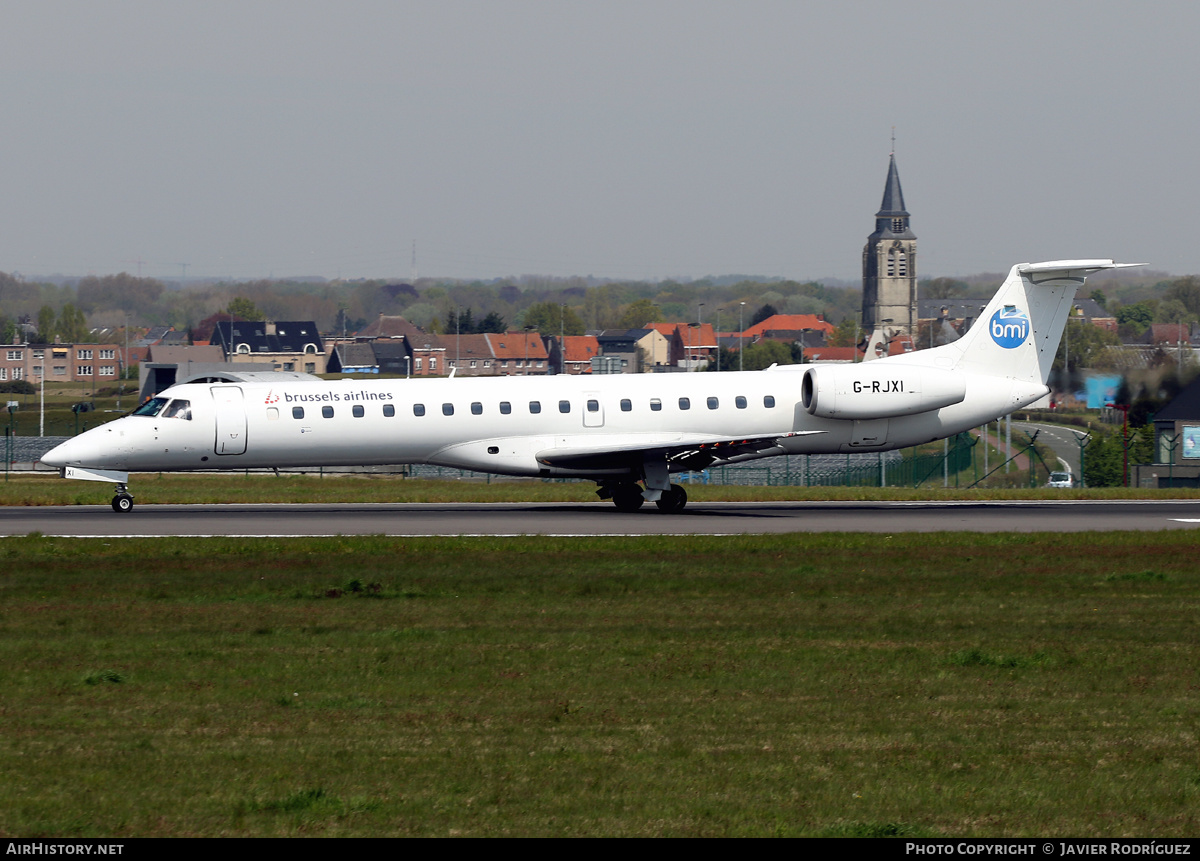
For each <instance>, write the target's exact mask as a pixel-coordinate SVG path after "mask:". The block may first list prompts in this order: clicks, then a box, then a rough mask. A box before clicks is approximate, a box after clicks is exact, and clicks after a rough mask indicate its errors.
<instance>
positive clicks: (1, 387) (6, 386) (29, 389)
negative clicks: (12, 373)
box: [0, 380, 37, 395]
mask: <svg viewBox="0 0 1200 861" xmlns="http://www.w3.org/2000/svg"><path fill="white" fill-rule="evenodd" d="M0 392H3V393H6V394H10V395H34V394H37V386H35V385H34V384H33V383H31V382H29V380H11V381H9V382H7V383H0Z"/></svg>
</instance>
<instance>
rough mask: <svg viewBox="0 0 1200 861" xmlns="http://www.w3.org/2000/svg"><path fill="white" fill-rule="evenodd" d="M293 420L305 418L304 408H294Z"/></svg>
mask: <svg viewBox="0 0 1200 861" xmlns="http://www.w3.org/2000/svg"><path fill="white" fill-rule="evenodd" d="M292 418H294V419H302V418H304V407H292Z"/></svg>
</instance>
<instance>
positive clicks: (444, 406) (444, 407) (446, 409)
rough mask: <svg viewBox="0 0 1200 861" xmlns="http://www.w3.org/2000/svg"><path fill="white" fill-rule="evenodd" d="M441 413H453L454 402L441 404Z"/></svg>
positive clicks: (448, 414) (450, 414)
mask: <svg viewBox="0 0 1200 861" xmlns="http://www.w3.org/2000/svg"><path fill="white" fill-rule="evenodd" d="M442 415H444V416H452V415H454V404H442Z"/></svg>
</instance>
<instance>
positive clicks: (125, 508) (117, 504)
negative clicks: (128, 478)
mask: <svg viewBox="0 0 1200 861" xmlns="http://www.w3.org/2000/svg"><path fill="white" fill-rule="evenodd" d="M112 510H113V511H115V512H117V513H118V514H127V513H129V512H130V511H133V497H132V496H130V495H129V492H128V491H127V490H126V489H125V485H124V484H118V485H117V493H116V495H115V496H114V497H113V500H112Z"/></svg>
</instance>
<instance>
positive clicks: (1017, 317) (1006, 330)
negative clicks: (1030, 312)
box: [988, 305, 1030, 350]
mask: <svg viewBox="0 0 1200 861" xmlns="http://www.w3.org/2000/svg"><path fill="white" fill-rule="evenodd" d="M1029 329H1030V326H1029V318H1028V317H1027V316H1025V312H1024V311H1021V310H1019V309H1018V308H1017V307H1016V306H1015V305H1005V306H1004V307H1003V308H1001V309H1000V310H999V311H997V312H996V313H995V314H993V315H992V319H991V320H989V321H988V330H989V331H990V332H991V334H992V340H993V341H995V342H996V343H997V344H998V345H999V346H1001V347H1003V348H1004V349H1006V350H1013V349H1016V348H1017V347H1019V346H1021V345H1022V344H1024V343H1025V339H1026V338H1028V337H1029Z"/></svg>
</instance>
